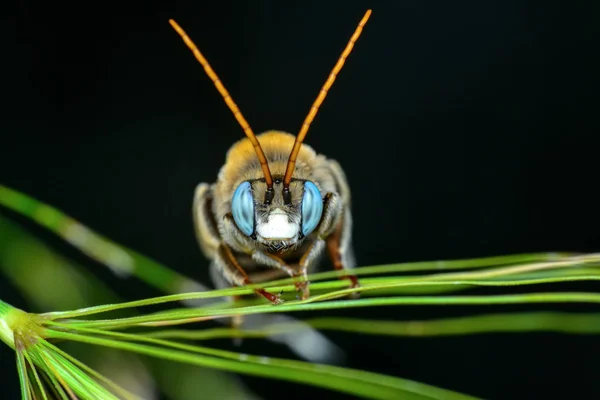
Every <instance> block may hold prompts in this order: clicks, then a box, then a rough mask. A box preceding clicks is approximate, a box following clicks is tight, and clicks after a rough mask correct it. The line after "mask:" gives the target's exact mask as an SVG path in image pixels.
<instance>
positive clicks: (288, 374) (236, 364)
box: [50, 331, 472, 399]
mask: <svg viewBox="0 0 600 400" xmlns="http://www.w3.org/2000/svg"><path fill="white" fill-rule="evenodd" d="M111 334H112V333H111ZM50 335H51V336H52V337H55V338H61V339H65V340H73V341H81V342H84V343H89V344H95V345H100V346H107V347H113V348H119V349H123V350H127V351H133V352H137V353H140V354H146V355H149V356H152V357H158V358H163V359H167V360H171V361H176V362H183V363H188V364H193V365H201V366H206V367H209V368H215V369H222V370H227V371H230V372H238V373H242V374H248V375H255V376H261V377H267V378H271V379H273V378H277V379H282V380H288V381H294V382H299V383H304V384H312V385H314V386H320V387H324V388H328V389H333V390H337V391H341V392H345V393H350V394H352V395H355V396H361V397H364V398H372V399H390V398H407V397H406V396H412V397H414V398H434V399H471V398H472V397H470V396H467V395H463V394H460V393H455V392H451V391H447V390H445V389H441V388H436V387H432V386H429V385H425V384H421V383H418V382H414V381H409V380H404V379H400V378H396V377H391V376H386V375H381V374H375V373H371V372H366V371H360V370H351V369H345V368H340V367H332V366H328V365H316V364H309V363H302V362H301V361H293V362H292V361H291V360H283V361H285V362H286V364H285V365H273V364H272V363H273V360H276V359H270V358H267V357H256V356H249V355H245V354H237V355H236V358H237V360H234V359H224V358H218V357H212V356H206V355H198V354H193V353H192V354H191V353H189V352H186V351H181V350H173V349H161V348H157V347H155V346H149V345H145V344H137V343H131V342H124V341H118V340H112V339H104V338H98V337H94V336H89V335H80V334H74V333H67V332H62V331H52V332H51V333H50ZM180 346H185V345H180ZM188 347H190V348H191V347H195V346H188ZM232 354H236V353H232ZM241 360H244V361H241ZM251 360H256V361H254V362H250V361H251ZM277 361H281V360H277ZM287 363H291V364H287ZM294 363H298V364H294ZM300 364H305V365H306V367H305V368H299V367H298V366H297V365H300ZM293 365H296V368H294V367H293Z"/></svg>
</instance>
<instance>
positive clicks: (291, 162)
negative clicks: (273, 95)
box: [283, 10, 371, 199]
mask: <svg viewBox="0 0 600 400" xmlns="http://www.w3.org/2000/svg"><path fill="white" fill-rule="evenodd" d="M370 16H371V10H367V12H366V13H365V16H364V17H363V18H362V20H361V21H360V23H359V24H358V27H357V28H356V30H355V31H354V34H353V35H352V37H351V38H350V41H349V42H348V44H347V45H346V48H345V49H344V52H343V53H342V55H341V56H340V58H339V60H338V62H337V63H336V64H335V67H333V70H332V71H331V74H329V78H328V79H327V81H326V82H325V84H324V85H323V88H321V92H320V93H319V96H317V99H316V100H315V102H314V103H313V105H312V107H311V109H310V111H309V113H308V115H307V116H306V119H304V123H303V124H302V129H300V133H298V135H297V136H296V140H295V142H294V147H293V148H292V152H291V153H290V157H289V159H288V164H287V168H286V170H285V176H284V178H283V190H284V197H287V198H288V199H289V194H288V195H286V193H289V186H290V182H291V181H292V174H293V173H294V168H295V166H296V158H297V157H298V153H299V152H300V146H301V145H302V142H303V141H304V137H305V136H306V133H307V132H308V128H309V127H310V124H311V123H312V122H313V120H314V119H315V115H317V111H319V107H320V106H321V104H323V101H324V100H325V96H327V92H328V91H329V89H331V86H332V85H333V82H334V81H335V78H336V76H337V74H338V73H339V72H340V70H341V69H342V67H343V66H344V62H345V61H346V58H347V57H348V55H350V52H351V51H352V48H353V47H354V43H355V42H356V41H357V40H358V37H359V36H360V34H361V32H362V30H363V27H364V26H365V24H366V23H367V20H368V19H369V17H370Z"/></svg>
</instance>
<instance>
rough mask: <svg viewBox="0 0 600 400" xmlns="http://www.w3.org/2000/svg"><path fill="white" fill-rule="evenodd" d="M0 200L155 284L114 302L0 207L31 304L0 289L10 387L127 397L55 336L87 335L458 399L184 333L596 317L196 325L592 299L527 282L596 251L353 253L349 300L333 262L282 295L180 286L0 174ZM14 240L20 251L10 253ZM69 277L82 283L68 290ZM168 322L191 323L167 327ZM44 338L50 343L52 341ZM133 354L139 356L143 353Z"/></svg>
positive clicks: (570, 269) (599, 323)
mask: <svg viewBox="0 0 600 400" xmlns="http://www.w3.org/2000/svg"><path fill="white" fill-rule="evenodd" d="M0 204H1V205H3V206H5V207H7V208H9V209H11V210H12V211H14V212H17V213H20V214H22V215H23V216H25V217H27V218H29V219H30V220H31V221H34V222H36V223H37V224H39V225H41V226H43V227H44V228H46V229H48V230H50V231H51V232H53V233H55V234H57V235H59V236H60V237H62V238H63V239H65V240H67V241H68V242H69V243H71V244H72V245H73V246H75V247H77V248H78V249H79V250H81V251H82V252H83V253H85V254H87V255H89V256H91V257H93V258H94V259H96V260H98V261H100V262H102V263H104V264H105V265H107V266H109V267H110V268H111V269H112V270H113V271H115V272H117V273H121V274H128V275H133V276H136V277H138V278H139V279H141V280H142V281H144V282H146V283H148V284H149V285H151V286H154V287H155V288H158V289H160V290H162V291H163V292H164V293H165V294H166V295H165V296H161V297H155V298H151V299H144V300H137V301H129V302H123V301H121V300H119V298H118V296H117V295H116V294H114V293H111V291H110V290H109V289H108V288H106V287H104V286H103V285H102V284H100V283H99V282H98V281H97V280H95V278H94V277H93V275H92V274H89V273H87V272H85V270H83V269H82V268H81V267H79V266H78V265H75V264H74V263H71V262H70V261H68V260H65V259H62V258H60V257H59V256H57V255H55V254H54V253H53V252H52V251H51V250H49V249H47V248H46V247H45V246H44V245H43V244H42V243H41V242H39V241H38V240H37V239H35V238H33V237H32V236H31V235H30V234H28V233H26V232H25V231H24V230H23V229H21V228H20V227H19V226H18V225H17V224H15V223H14V222H11V221H9V220H7V219H5V218H2V217H0V239H2V241H0V243H2V244H0V267H1V268H2V272H3V273H4V274H5V276H7V277H8V278H9V279H10V280H11V281H12V282H13V284H14V285H15V286H16V287H18V288H19V289H20V290H21V291H22V292H23V294H24V295H25V296H26V298H27V299H28V300H29V301H30V303H31V304H34V305H35V307H36V308H38V309H40V310H41V311H43V312H41V313H39V314H36V313H26V312H24V311H21V310H18V309H16V308H13V307H12V306H10V305H8V304H7V303H5V302H3V301H1V300H0V340H2V341H3V342H5V343H6V344H7V345H9V346H10V347H12V348H13V349H15V351H16V364H17V369H18V371H19V378H20V383H21V388H22V393H23V399H31V398H37V399H40V398H44V399H45V398H52V396H54V397H56V398H61V399H69V398H73V396H77V397H79V398H82V399H97V398H102V399H111V398H123V399H129V398H138V397H140V394H139V393H135V394H134V393H132V392H131V391H130V390H129V389H124V388H123V387H122V385H120V384H117V383H116V382H114V381H113V380H111V379H109V378H108V377H106V376H105V375H103V374H101V373H99V372H98V371H97V370H96V369H94V368H91V367H89V366H87V364H86V363H83V362H81V361H80V360H79V357H74V356H73V355H72V354H70V352H67V351H65V350H64V349H63V348H64V347H65V344H79V345H86V346H89V345H91V346H93V347H92V348H101V349H105V350H103V351H111V350H109V349H112V350H118V351H119V352H126V353H130V354H135V355H138V356H140V357H142V358H141V359H143V360H147V359H148V357H150V358H152V359H155V360H156V361H154V362H157V361H160V360H162V361H160V362H165V363H174V362H175V363H178V364H180V365H186V366H189V368H198V367H202V368H204V369H205V370H206V371H212V372H213V373H215V374H222V372H235V373H239V374H247V375H254V376H260V377H264V378H268V379H280V380H287V381H292V382H298V383H302V384H307V385H313V386H317V387H321V388H327V389H330V390H336V391H340V392H345V393H349V394H352V395H353V396H357V397H363V398H372V399H389V398H415V399H442V398H443V399H467V398H471V397H470V396H467V395H463V394H459V393H455V392H451V391H447V390H444V389H440V388H436V387H432V386H429V385H426V384H423V383H419V382H414V381H410V380H406V379H401V378H398V377H393V376H387V375H382V374H376V373H372V372H368V371H361V370H355V369H349V368H341V367H334V366H329V365H325V364H316V363H309V362H304V361H297V360H288V359H278V358H272V357H264V356H260V355H249V354H240V353H236V352H231V351H225V350H219V349H216V348H213V347H209V346H201V345H199V344H196V343H194V342H198V341H207V340H211V339H217V338H241V337H242V338H248V339H252V338H268V337H271V336H272V335H275V334H281V333H286V332H291V331H295V332H298V331H302V330H303V329H319V330H337V331H344V332H348V333H356V334H368V335H387V336H441V335H466V334H477V333H483V332H530V331H535V330H539V331H542V330H545V331H556V332H564V333H569V334H596V333H598V332H599V331H600V314H571V313H565V312H561V313H558V312H536V313H531V312H528V313H512V314H489V315H477V316H469V317H461V318H451V319H442V320H429V321H377V320H365V319H352V318H339V317H336V316H335V315H333V316H330V317H323V318H312V319H310V318H309V319H305V320H303V321H297V322H288V323H278V324H269V325H266V326H263V327H261V328H259V329H253V330H239V329H233V328H211V327H208V326H204V325H206V324H203V322H205V321H207V320H223V319H226V318H229V317H233V316H242V315H252V314H269V313H271V314H272V313H295V312H299V311H303V312H307V311H315V310H327V311H331V312H334V310H336V309H342V308H357V307H383V306H387V307H402V306H408V305H445V306H450V305H493V304H536V303H549V304H552V303H554V304H558V303H560V304H564V303H594V304H595V303H600V294H598V293H588V292H536V291H533V292H532V289H535V288H536V287H537V286H538V285H540V284H561V283H565V282H574V281H597V280H600V268H599V267H600V255H598V254H583V255H581V254H571V253H543V254H523V255H510V256H500V257H488V258H479V259H470V260H453V261H433V262H420V263H406V264H394V265H385V266H370V267H362V268H357V269H356V270H355V271H353V272H355V273H356V274H357V275H359V276H360V277H361V280H360V282H361V287H360V288H359V289H358V290H359V291H360V292H361V298H360V299H357V300H350V299H348V298H347V296H348V295H349V294H351V293H352V292H354V291H356V289H349V288H347V281H345V280H340V279H339V278H340V277H342V275H341V273H340V272H336V271H331V272H323V273H317V274H313V275H312V276H310V277H309V280H310V281H311V282H312V283H311V293H313V296H312V297H311V298H309V299H307V300H304V301H301V300H296V299H295V287H294V285H293V281H292V280H291V279H283V280H280V281H276V282H269V283H265V284H262V285H252V286H249V287H243V288H231V289H224V290H212V291H186V290H184V289H185V288H194V287H202V285H201V283H200V282H195V281H194V280H192V279H191V278H188V277H185V276H182V275H180V274H178V273H176V272H174V271H173V270H172V269H170V268H167V267H166V266H163V265H161V264H160V263H158V262H156V261H154V260H151V259H150V258H148V257H145V256H143V255H141V254H139V253H137V252H135V251H134V250H131V249H128V248H125V247H122V246H119V245H117V244H116V243H114V242H112V241H110V240H108V239H106V238H104V237H102V236H100V235H98V234H96V233H95V232H93V231H92V230H91V229H89V228H88V227H86V226H84V225H82V224H81V223H79V222H77V221H75V220H74V219H72V218H71V217H69V216H66V215H64V214H63V213H61V212H60V211H58V210H56V209H54V208H52V207H50V206H48V205H45V204H42V203H40V202H38V201H36V200H34V199H32V198H30V197H28V196H26V195H24V194H22V193H19V192H16V191H14V190H12V189H9V188H6V187H3V186H0ZM23 254H29V255H30V256H29V257H24V256H23ZM57 260H59V262H57ZM33 265H35V268H36V269H35V270H34V269H33V268H32V266H33ZM40 274H41V275H42V276H44V275H45V276H48V275H50V274H53V275H54V274H56V275H55V276H59V278H58V279H60V289H59V290H56V288H54V289H53V288H49V289H48V290H47V291H44V293H40V291H39V290H34V289H35V288H36V285H40V283H39V280H38V279H39V275H40ZM36 282H38V283H36ZM47 282H48V281H46V283H47ZM484 286H486V287H499V288H502V287H507V286H510V287H513V288H529V290H528V292H525V293H511V294H500V295H469V294H463V292H466V291H468V290H469V289H470V288H474V287H484ZM83 287H86V288H87V289H86V290H81V289H82V288H83ZM259 287H260V288H266V289H268V290H269V291H272V292H281V293H282V297H283V298H284V299H285V300H286V301H285V302H284V303H283V304H281V305H277V306H273V305H271V304H267V303H266V302H265V301H264V300H263V299H258V298H257V299H254V300H243V301H238V302H235V303H232V302H230V301H229V297H230V296H232V295H245V294H251V293H253V289H255V288H259ZM67 294H68V295H72V296H68V295H67ZM69 299H70V300H69ZM199 299H204V300H211V301H210V302H206V305H203V306H198V307H182V306H181V302H188V304H189V302H190V301H192V300H199ZM173 303H175V304H173ZM73 304H77V305H76V306H73ZM97 304H101V305H97ZM158 304H162V305H165V306H168V307H167V310H166V311H164V310H163V311H159V312H145V311H144V310H145V308H146V307H148V306H155V305H158ZM203 304H204V303H203ZM81 307H83V308H81ZM47 310H53V311H47ZM100 317H101V318H100ZM182 325H185V326H188V327H190V326H191V327H193V329H181V328H179V329H177V326H182ZM58 343H61V347H60V348H59V347H58V345H57V344H58ZM81 354H84V353H81ZM144 363H145V364H144V365H147V366H150V365H151V363H148V362H147V361H144ZM148 368H150V369H151V370H152V374H153V375H154V376H155V377H156V381H160V382H168V379H167V377H166V375H162V376H161V373H160V369H161V368H156V367H155V365H154V366H153V367H152V366H150V367H148ZM219 371H222V372H219ZM208 376H210V377H211V379H214V380H215V381H216V382H222V383H223V385H222V386H223V387H224V389H223V390H231V387H238V386H236V384H235V383H232V382H234V381H231V380H230V378H229V375H208ZM215 378H216V379H215ZM228 379H229V380H228ZM215 390H218V388H217V389H215ZM237 393H238V396H240V397H241V393H245V392H244V390H243V389H238V392H237ZM246 395H247V396H248V397H251V395H249V394H247V393H246ZM174 396H177V395H174ZM179 396H180V398H185V397H184V396H185V394H182V393H180V394H179Z"/></svg>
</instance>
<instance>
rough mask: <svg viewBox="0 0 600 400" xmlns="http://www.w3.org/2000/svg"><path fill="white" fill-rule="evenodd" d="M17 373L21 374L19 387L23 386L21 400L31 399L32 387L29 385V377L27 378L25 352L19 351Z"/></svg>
mask: <svg viewBox="0 0 600 400" xmlns="http://www.w3.org/2000/svg"><path fill="white" fill-rule="evenodd" d="M17 372H18V373H19V385H20V386H21V399H22V400H30V399H31V391H30V390H31V387H30V385H29V377H28V376H27V366H26V365H25V357H24V356H23V350H22V349H17Z"/></svg>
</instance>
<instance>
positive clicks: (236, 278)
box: [215, 243, 283, 304]
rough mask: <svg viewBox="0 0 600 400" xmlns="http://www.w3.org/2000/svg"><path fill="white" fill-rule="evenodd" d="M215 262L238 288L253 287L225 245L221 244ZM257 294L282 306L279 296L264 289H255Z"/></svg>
mask: <svg viewBox="0 0 600 400" xmlns="http://www.w3.org/2000/svg"><path fill="white" fill-rule="evenodd" d="M215 262H216V263H217V265H218V266H219V267H220V268H221V270H222V271H223V273H224V274H225V275H226V276H227V278H228V279H229V280H230V281H231V283H232V284H234V285H238V286H245V285H251V284H252V282H251V281H250V278H249V277H248V274H247V273H246V271H244V269H243V268H242V266H241V265H240V263H239V262H238V261H237V260H236V258H235V256H234V255H233V252H232V251H231V249H230V248H229V246H227V245H226V244H224V243H221V245H220V246H219V251H218V253H217V257H216V258H215ZM254 291H255V292H256V294H259V295H261V296H263V297H264V298H265V299H267V300H269V301H270V302H271V303H273V304H280V303H282V302H283V301H282V300H281V299H280V298H279V296H278V295H275V294H272V293H269V292H267V291H266V290H264V289H255V290H254Z"/></svg>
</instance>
